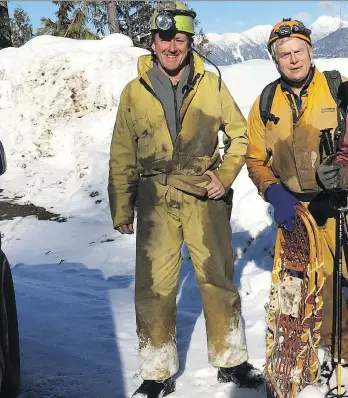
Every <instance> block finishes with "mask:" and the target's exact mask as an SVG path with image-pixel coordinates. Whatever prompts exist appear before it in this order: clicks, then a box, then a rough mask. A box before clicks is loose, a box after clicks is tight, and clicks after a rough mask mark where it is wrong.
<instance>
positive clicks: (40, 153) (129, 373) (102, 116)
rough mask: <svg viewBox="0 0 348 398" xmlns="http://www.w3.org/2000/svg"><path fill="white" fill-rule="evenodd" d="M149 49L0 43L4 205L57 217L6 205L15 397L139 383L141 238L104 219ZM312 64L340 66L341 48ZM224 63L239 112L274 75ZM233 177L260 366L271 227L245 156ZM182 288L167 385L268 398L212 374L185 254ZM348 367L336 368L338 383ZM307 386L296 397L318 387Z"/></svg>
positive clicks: (239, 251)
mask: <svg viewBox="0 0 348 398" xmlns="http://www.w3.org/2000/svg"><path fill="white" fill-rule="evenodd" d="M145 52H146V51H145V50H142V49H138V48H135V47H133V45H132V43H131V42H130V40H129V39H128V38H127V37H125V36H123V35H117V34H115V35H111V36H108V37H106V38H105V39H103V40H101V41H95V42H94V41H78V40H71V39H64V38H57V37H50V36H41V37H37V38H35V39H33V40H31V41H30V42H29V43H27V44H26V45H24V46H23V47H21V48H9V49H4V50H1V51H0V120H1V129H0V140H1V141H2V142H3V144H4V147H5V150H6V153H7V158H8V159H7V160H8V171H7V172H6V174H5V175H4V176H2V177H1V191H0V196H1V200H0V209H1V204H4V203H8V202H9V201H10V202H11V203H12V204H17V205H18V206H19V205H21V206H22V207H23V208H26V207H28V206H29V205H31V204H33V205H34V206H43V207H45V209H47V210H50V211H51V212H55V213H58V214H60V215H61V216H62V217H64V219H65V222H55V221H53V220H39V219H37V217H35V216H30V217H25V214H23V213H20V212H17V213H15V214H13V216H12V217H11V216H10V214H6V212H5V211H3V209H2V212H1V213H0V214H1V215H2V219H1V221H0V231H1V235H2V249H3V250H4V251H5V253H6V254H7V256H8V258H9V261H10V264H11V267H12V273H13V277H14V282H15V291H16V301H17V307H18V316H19V330H20V351H21V369H22V376H21V379H22V386H21V395H20V398H55V397H62V398H63V397H64V398H82V397H92V398H126V397H130V396H131V394H132V393H133V392H134V391H135V389H136V388H137V387H138V386H139V384H140V382H141V379H140V376H139V373H138V353H137V345H138V343H137V336H136V321H135V314H134V303H133V299H134V262H135V239H136V238H135V236H134V235H129V236H121V235H120V234H118V233H117V232H115V231H114V230H113V228H112V223H111V217H110V214H109V205H108V198H107V179H108V160H109V148H110V141H111V135H112V129H113V125H114V122H115V117H116V111H117V106H118V104H119V97H120V93H121V91H122V89H123V88H124V86H125V85H126V84H127V82H129V81H130V80H131V79H132V78H134V77H135V76H136V75H137V70H136V69H137V68H136V64H137V59H138V57H139V55H141V54H144V53H145ZM316 64H317V66H318V68H319V69H320V70H328V69H338V70H339V71H340V72H341V73H342V74H344V75H346V76H348V60H347V59H336V60H329V59H324V60H318V61H316ZM212 70H213V69H212ZM221 72H222V77H223V79H224V81H225V82H226V84H227V86H228V88H229V90H230V91H231V93H232V95H233V96H234V98H235V99H236V102H237V104H238V105H239V107H240V108H241V110H242V112H243V114H244V116H245V117H247V115H248V112H249V110H250V107H251V105H252V103H253V101H254V100H255V98H256V96H257V95H258V94H259V93H260V91H261V89H262V88H263V87H264V86H265V85H266V84H268V83H269V82H271V81H272V80H274V79H275V78H276V77H277V71H276V69H275V67H274V65H273V63H272V62H271V61H269V60H251V61H248V62H245V63H238V64H236V65H232V66H228V67H222V68H221ZM233 188H234V198H233V212H232V219H231V225H232V231H233V238H232V244H233V248H234V252H235V276H234V282H235V284H236V286H237V287H238V290H239V292H240V295H241V299H242V314H243V317H244V321H245V328H246V338H247V344H248V353H249V359H250V362H252V363H253V365H255V366H256V367H258V368H259V369H262V368H263V365H264V363H265V330H266V324H265V308H264V305H265V303H266V302H268V299H269V288H270V283H271V270H272V264H273V263H272V261H273V260H272V250H273V244H274V239H275V233H276V227H275V224H274V223H273V222H272V216H271V212H272V210H271V207H270V206H269V205H268V204H267V203H266V202H265V201H264V200H263V199H262V198H261V196H260V195H259V194H258V192H257V189H256V187H255V186H254V185H253V183H252V182H251V180H250V179H249V177H248V173H247V171H246V169H245V168H243V169H242V171H241V173H240V174H239V175H238V177H237V179H236V181H235V182H234V184H233ZM32 207H33V206H32ZM35 214H37V213H35ZM178 290H179V293H178V311H177V323H178V328H177V330H178V347H179V356H180V371H179V374H178V377H177V381H176V382H177V390H176V392H175V393H174V394H173V395H171V396H170V397H173V398H192V397H199V398H212V397H215V398H231V397H233V398H263V397H265V395H266V392H265V389H264V387H262V388H260V389H259V390H258V391H254V390H248V389H239V388H237V387H236V385H234V384H232V383H231V384H227V385H225V384H220V383H218V382H217V380H216V369H214V368H212V367H211V366H210V365H209V364H208V360H207V350H206V333H205V320H204V314H203V311H202V302H201V296H200V292H199V290H198V288H197V284H196V279H195V274H194V271H193V265H192V262H191V261H190V260H189V259H188V257H187V256H186V257H185V259H184V261H183V264H182V270H181V278H180V286H179V289H178ZM347 373H348V370H347V368H344V369H343V381H344V383H345V384H347V382H348V374H347ZM332 380H333V383H335V380H334V377H333V379H332ZM324 387H325V386H324ZM331 387H333V385H332V386H331ZM313 389H314V390H312V391H309V392H308V391H307V394H306V395H301V396H302V397H303V398H305V397H306V398H320V397H323V396H324V395H323V394H321V393H320V392H319V391H318V390H317V389H315V388H314V387H313ZM299 398H300V396H299Z"/></svg>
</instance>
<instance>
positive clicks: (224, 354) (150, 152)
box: [109, 56, 247, 380]
mask: <svg viewBox="0 0 348 398" xmlns="http://www.w3.org/2000/svg"><path fill="white" fill-rule="evenodd" d="M152 67H153V63H152V60H151V57H150V56H142V57H140V58H139V62H138V72H139V76H138V78H136V79H134V80H133V81H131V82H130V83H129V84H128V85H127V86H126V87H125V89H124V90H123V92H122V95H121V101H120V105H119V108H118V112H117V118H116V124H115V129H114V133H113V138H112V143H111V157H110V175H109V199H110V208H111V214H112V219H113V223H114V227H118V226H120V225H122V224H131V223H133V220H134V210H135V205H136V210H137V245H136V275H135V280H136V282H135V306H136V320H137V333H138V337H139V353H140V369H141V372H140V374H141V376H142V377H143V379H145V380H146V379H147V380H164V379H166V378H168V377H170V376H172V375H173V374H175V373H176V372H177V371H178V369H179V363H178V362H179V361H178V355H177V349H176V328H175V324H176V295H177V290H178V282H179V269H180V265H181V250H180V249H181V245H182V243H183V239H185V242H186V244H187V246H188V248H189V251H190V254H191V258H192V262H193V264H194V268H195V272H196V277H197V281H198V285H199V288H200V291H201V294H202V301H203V309H204V316H205V320H206V329H207V339H208V352H209V361H210V363H211V364H212V365H213V366H217V367H218V366H223V367H231V366H236V365H238V364H240V363H242V362H244V361H245V360H247V351H246V345H245V336H244V331H243V328H242V324H241V318H240V297H239V294H238V291H237V289H236V288H235V286H234V285H233V283H232V278H233V253H232V247H231V237H232V234H231V228H230V224H229V215H228V213H229V211H230V207H231V200H232V198H231V197H230V195H228V194H227V195H225V197H224V198H222V199H220V200H209V199H208V197H207V196H206V189H205V188H204V187H205V186H206V185H207V183H208V182H209V181H210V179H209V177H207V176H206V175H205V176H204V173H205V172H206V171H207V170H216V171H215V173H216V175H217V176H218V178H219V179H220V181H221V182H222V183H223V185H224V187H225V188H226V192H229V191H228V189H229V187H230V185H231V183H232V182H233V180H234V179H235V177H236V176H237V174H238V173H239V171H240V169H241V167H242V166H243V164H244V162H245V154H246V149H247V136H246V121H245V119H244V117H243V115H242V114H241V112H240V110H239V109H238V107H237V105H236V103H235V102H234V100H233V98H232V97H231V95H230V93H229V91H228V90H227V88H226V86H225V85H224V84H223V83H222V87H221V91H219V80H218V78H217V76H216V75H215V74H213V73H211V72H207V71H204V64H203V62H202V60H201V59H200V58H199V57H196V56H195V57H194V73H193V78H192V82H191V89H190V90H189V91H188V92H187V95H185V97H184V99H183V103H182V106H181V110H180V128H179V131H178V135H177V138H176V140H175V141H174V142H173V140H172V138H171V135H170V132H169V129H168V126H167V122H166V118H165V113H164V110H163V107H162V105H161V103H160V101H159V100H158V99H157V98H156V95H155V93H154V90H153V87H152V86H151V82H150V79H149V77H148V75H147V72H148V71H149V70H150V69H151V68H152ZM219 129H223V130H224V131H225V133H226V135H227V136H228V137H229V138H230V140H231V145H230V147H229V149H228V151H227V153H226V154H225V157H224V163H223V165H222V166H221V167H220V168H219V169H218V170H217V168H218V166H219V165H220V156H219V148H218V131H219Z"/></svg>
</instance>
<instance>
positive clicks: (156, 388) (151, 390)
mask: <svg viewBox="0 0 348 398" xmlns="http://www.w3.org/2000/svg"><path fill="white" fill-rule="evenodd" d="M174 391H175V382H174V380H172V378H169V379H166V380H164V381H156V380H144V381H143V382H142V384H141V386H140V387H139V388H138V389H137V390H136V391H135V393H134V394H133V395H132V398H162V397H166V396H167V395H169V394H171V393H172V392H174Z"/></svg>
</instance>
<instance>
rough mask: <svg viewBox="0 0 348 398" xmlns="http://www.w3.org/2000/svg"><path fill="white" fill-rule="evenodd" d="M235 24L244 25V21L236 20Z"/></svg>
mask: <svg viewBox="0 0 348 398" xmlns="http://www.w3.org/2000/svg"><path fill="white" fill-rule="evenodd" d="M235 24H236V25H237V26H244V25H245V23H244V21H236V22H235Z"/></svg>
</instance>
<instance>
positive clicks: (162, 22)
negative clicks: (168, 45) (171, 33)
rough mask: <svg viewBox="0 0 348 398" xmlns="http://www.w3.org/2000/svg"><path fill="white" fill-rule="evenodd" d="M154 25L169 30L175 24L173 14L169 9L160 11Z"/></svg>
mask: <svg viewBox="0 0 348 398" xmlns="http://www.w3.org/2000/svg"><path fill="white" fill-rule="evenodd" d="M155 22H156V26H157V27H158V29H160V30H170V29H171V28H172V27H173V26H175V21H174V17H173V15H172V14H171V13H170V12H169V11H162V12H160V13H159V14H158V15H157V17H156V21H155Z"/></svg>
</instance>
